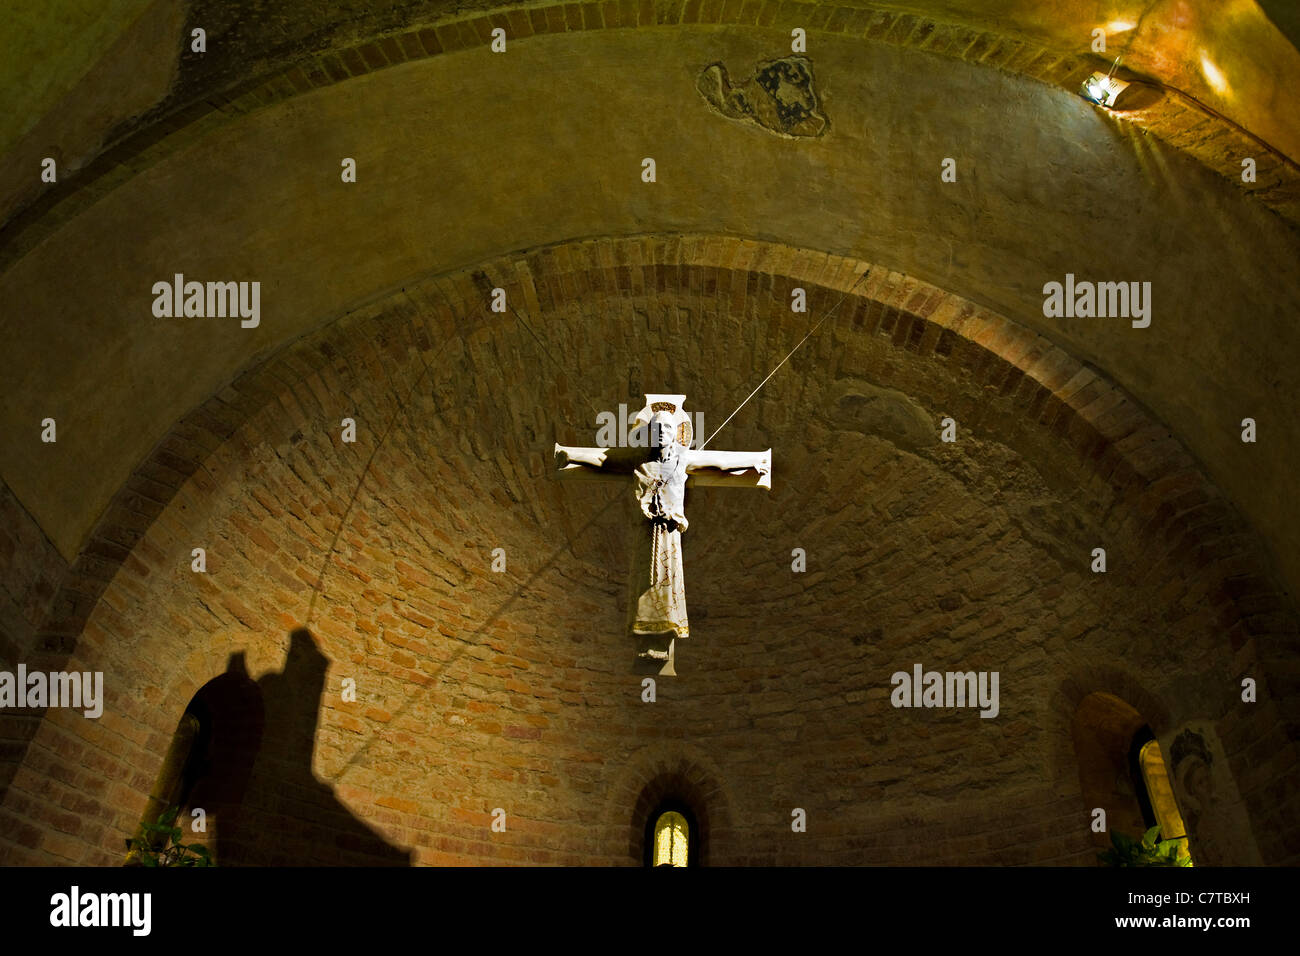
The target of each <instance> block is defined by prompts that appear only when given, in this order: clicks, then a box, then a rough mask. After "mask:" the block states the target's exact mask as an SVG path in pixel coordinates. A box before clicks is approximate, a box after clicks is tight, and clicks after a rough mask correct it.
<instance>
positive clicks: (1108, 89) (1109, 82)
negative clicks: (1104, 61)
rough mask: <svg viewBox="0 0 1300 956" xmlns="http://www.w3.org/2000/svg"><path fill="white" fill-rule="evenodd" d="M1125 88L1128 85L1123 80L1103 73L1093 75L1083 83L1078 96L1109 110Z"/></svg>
mask: <svg viewBox="0 0 1300 956" xmlns="http://www.w3.org/2000/svg"><path fill="white" fill-rule="evenodd" d="M1127 88H1128V83H1127V82H1125V81H1124V80H1118V79H1116V78H1115V77H1113V76H1107V75H1106V74H1105V73H1094V74H1092V76H1090V77H1088V78H1087V79H1086V80H1084V81H1083V86H1082V87H1081V88H1080V89H1079V94H1080V95H1081V96H1082V97H1083V98H1084V99H1085V100H1088V101H1089V102H1091V103H1096V104H1097V105H1098V106H1104V107H1106V108H1107V109H1110V108H1111V107H1113V106H1114V105H1115V100H1117V99H1119V95H1120V94H1121V93H1123V92H1124V90H1125V89H1127Z"/></svg>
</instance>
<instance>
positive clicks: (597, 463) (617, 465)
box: [555, 395, 772, 676]
mask: <svg viewBox="0 0 1300 956" xmlns="http://www.w3.org/2000/svg"><path fill="white" fill-rule="evenodd" d="M685 400H686V396H684V395H647V396H646V404H645V407H644V408H643V409H641V411H640V412H638V413H637V416H636V420H635V424H636V426H637V428H638V429H643V430H642V431H640V432H639V433H638V432H637V431H634V432H633V439H632V442H630V444H632V445H633V447H629V448H582V447H575V446H568V445H559V444H557V445H556V446H555V463H556V466H557V467H558V469H559V473H560V475H561V477H566V478H569V477H573V478H578V477H584V478H605V477H624V476H626V477H631V478H632V480H633V491H634V492H635V494H636V500H637V503H638V505H639V507H640V511H641V516H642V518H643V524H644V525H646V526H648V531H649V538H650V542H649V544H650V547H649V548H648V549H646V548H645V547H644V546H643V545H642V546H639V547H637V549H636V550H635V552H634V553H635V554H636V555H637V558H636V560H635V561H634V566H633V580H632V588H633V590H632V595H631V597H632V600H631V602H630V609H629V610H630V622H629V630H630V632H631V633H632V635H633V636H634V637H635V638H636V639H637V641H638V644H639V650H638V655H637V656H638V658H639V659H640V660H641V661H643V662H645V663H647V664H649V665H650V666H652V667H653V668H654V669H656V670H657V671H658V673H660V674H664V675H668V676H671V675H673V674H675V673H676V671H675V670H674V669H673V657H674V654H673V650H674V642H675V641H676V640H677V639H678V638H686V637H687V636H689V634H690V625H689V623H688V621H687V617H686V581H685V576H684V574H683V571H682V532H683V531H685V530H686V529H687V527H688V522H687V520H686V488H687V486H688V485H692V486H693V485H730V486H735V487H747V488H763V489H765V490H769V491H770V490H771V488H772V449H770V448H769V449H767V451H762V452H741V451H710V450H706V449H693V448H691V447H690V446H691V440H692V437H693V436H692V426H691V419H690V416H689V415H688V414H687V413H686V412H685V411H683V410H682V405H683V404H684V402H685ZM638 440H639V442H638Z"/></svg>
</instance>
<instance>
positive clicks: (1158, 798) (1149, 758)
mask: <svg viewBox="0 0 1300 956" xmlns="http://www.w3.org/2000/svg"><path fill="white" fill-rule="evenodd" d="M1138 763H1139V764H1140V765H1141V767H1142V779H1143V781H1144V782H1145V783H1146V785H1147V796H1149V797H1150V798H1151V809H1152V811H1153V812H1154V813H1155V815H1156V823H1157V824H1158V825H1159V827H1160V839H1162V840H1177V841H1179V843H1180V844H1181V846H1180V847H1179V851H1180V852H1179V854H1178V855H1179V856H1191V848H1190V847H1189V846H1188V845H1187V828H1186V826H1184V825H1183V817H1182V814H1181V813H1179V812H1178V801H1177V800H1176V799H1175V798H1174V788H1173V786H1172V784H1170V782H1169V771H1168V770H1167V769H1166V767H1165V758H1164V755H1163V754H1162V753H1161V752H1160V744H1159V743H1157V742H1156V741H1154V740H1150V741H1147V743H1146V744H1144V745H1143V746H1142V749H1141V750H1140V751H1138Z"/></svg>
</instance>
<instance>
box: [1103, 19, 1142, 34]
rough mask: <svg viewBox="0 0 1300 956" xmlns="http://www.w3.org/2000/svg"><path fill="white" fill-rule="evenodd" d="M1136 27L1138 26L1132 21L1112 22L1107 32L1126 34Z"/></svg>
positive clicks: (1107, 27)
mask: <svg viewBox="0 0 1300 956" xmlns="http://www.w3.org/2000/svg"><path fill="white" fill-rule="evenodd" d="M1135 26H1137V24H1136V23H1134V22H1133V21H1132V20H1111V21H1110V23H1108V24H1106V32H1107V33H1124V32H1125V31H1127V30H1132V29H1133V28H1134V27H1135Z"/></svg>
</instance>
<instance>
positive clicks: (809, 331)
mask: <svg viewBox="0 0 1300 956" xmlns="http://www.w3.org/2000/svg"><path fill="white" fill-rule="evenodd" d="M869 275H871V267H870V266H868V267H867V271H866V272H864V273H862V275H860V276H858V278H857V281H856V282H854V283H853V285H851V286H850V287H849V289H848V291H847V292H842V293H840V298H839V301H838V302H836V303H835V304H834V305H833V306H831V309H830V311H829V312H827V313H826V314H825V315H823V316H822V317H821V318H820V319H818V321H817V324H816V325H814V326H813V327H812V328H811V329H809V330H808V333H807V335H805V336H804V337H803V338H801V339H800V340H799V344H798V345H796V346H795V347H794V348H792V349H791V350H790V352H789V354H788V355H786V357H785V358H783V359H781V361H780V362H778V363H777V365H776V368H774V369H772V371H770V372H768V373H767V378H765V379H763V381H761V382H759V383H758V388H756V389H754V390H753V391H752V392H750V393H749V395H748V397H747V398H746V399H745V400H744V401H743V402H741V403H740V404H739V405H737V406H736V411H734V412H732V413H731V414H730V415H728V416H727V418H726V421H724V422H723V423H722V424H721V425H719V426H718V427H717V428H716V429H714V432H713V434H712V435H710V436H709V437H708V438H706V439H705V440H704V441H703V442H701V443H700V448H699V450H700V451H703V450H704V446H705V445H707V444H708V443H709V442H711V441H713V439H714V438H715V437H716V436H717V434H718V432H720V431H722V430H723V429H724V428H726V427H727V422H729V421H731V420H732V419H733V418H735V417H736V412H739V411H740V410H741V409H742V408H744V407H745V406H746V405H747V404H748V403H749V399H751V398H753V397H754V396H755V395H757V394H758V389H759V388H762V387H763V386H764V385H766V384H767V382H768V379H770V378H771V377H772V376H773V375H775V374H776V373H777V372H778V371H779V370H780V368H781V366H782V365H784V364H785V363H786V362H788V361H790V356H791V355H794V353H795V352H798V351H799V349H800V348H801V347H802V346H803V344H804V343H805V342H807V341H808V339H810V338H811V337H812V334H813V333H814V332H816V331H817V330H818V329H820V328H821V327H822V323H823V322H825V321H826V320H827V319H829V318H830V317H831V316H832V315H834V314H835V310H836V309H838V308H839V307H840V303H841V302H843V301H844V300H845V299H846V298H847V297H848V296H849V294H850V293H852V292H853V291H854V290H855V289H857V287H858V283H860V282H861V281H862V280H863V279H865V278H866V277H867V276H869Z"/></svg>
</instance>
